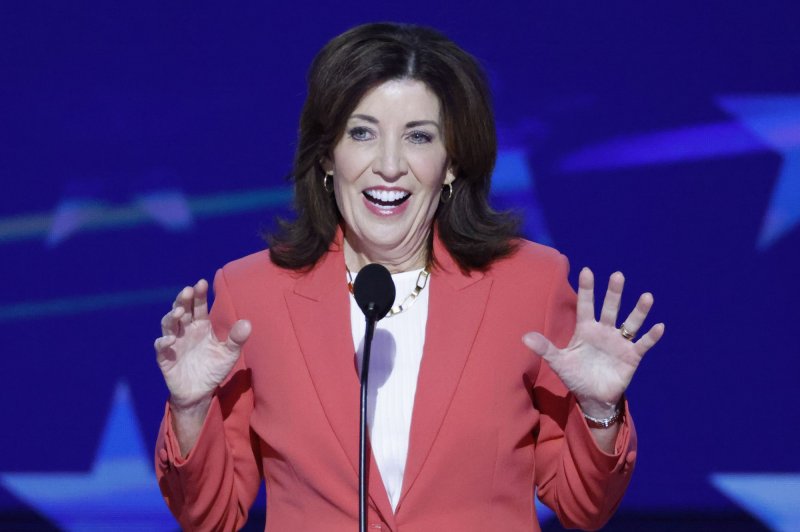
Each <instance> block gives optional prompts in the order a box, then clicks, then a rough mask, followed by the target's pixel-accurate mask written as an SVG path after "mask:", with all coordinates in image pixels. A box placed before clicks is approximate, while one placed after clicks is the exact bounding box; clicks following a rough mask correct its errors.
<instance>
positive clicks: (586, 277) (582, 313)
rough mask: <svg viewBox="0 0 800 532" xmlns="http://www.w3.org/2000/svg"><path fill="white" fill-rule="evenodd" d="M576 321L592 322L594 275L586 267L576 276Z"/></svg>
mask: <svg viewBox="0 0 800 532" xmlns="http://www.w3.org/2000/svg"><path fill="white" fill-rule="evenodd" d="M577 320H578V322H582V321H594V274H593V273H592V270H590V269H589V268H586V267H584V268H583V269H582V270H581V273H580V275H578V308H577Z"/></svg>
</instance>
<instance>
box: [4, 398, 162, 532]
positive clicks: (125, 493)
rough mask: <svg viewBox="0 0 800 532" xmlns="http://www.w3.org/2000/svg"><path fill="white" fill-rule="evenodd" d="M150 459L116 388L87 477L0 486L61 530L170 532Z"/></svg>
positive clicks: (55, 475)
mask: <svg viewBox="0 0 800 532" xmlns="http://www.w3.org/2000/svg"><path fill="white" fill-rule="evenodd" d="M150 456H151V455H150V453H148V452H146V451H145V446H144V443H143V439H142V435H141V433H140V432H139V425H138V422H137V420H136V416H135V414H134V411H133V404H132V402H131V396H130V391H129V390H128V386H127V385H126V384H125V383H119V384H118V385H117V388H116V390H115V393H114V402H113V404H112V407H111V413H110V415H109V417H108V420H107V422H106V428H105V430H104V432H103V436H102V440H101V442H100V448H99V449H98V452H97V457H96V458H95V462H94V465H93V466H92V470H91V471H89V472H85V473H61V472H48V473H3V474H0V483H2V485H3V487H5V488H6V489H7V490H8V491H10V492H11V493H14V494H15V495H16V496H17V497H19V498H20V499H21V500H23V501H25V502H26V503H27V504H28V505H30V506H31V507H32V508H34V509H35V510H37V511H39V512H40V513H41V514H42V515H44V516H46V517H47V518H48V519H49V520H50V521H51V522H53V523H54V524H56V525H58V527H59V528H61V529H63V530H67V531H92V530H115V531H117V532H122V531H126V530H140V531H141V530H153V531H157V530H175V529H176V528H177V526H176V524H175V520H174V519H173V518H172V516H171V515H170V513H169V511H168V510H167V507H166V505H165V504H164V501H163V499H162V498H161V494H160V493H159V490H158V485H157V483H156V477H155V473H154V469H153V463H152V459H151V457H150Z"/></svg>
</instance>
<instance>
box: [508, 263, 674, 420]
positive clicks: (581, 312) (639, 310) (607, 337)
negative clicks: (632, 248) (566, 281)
mask: <svg viewBox="0 0 800 532" xmlns="http://www.w3.org/2000/svg"><path fill="white" fill-rule="evenodd" d="M624 283H625V278H624V277H623V275H622V273H620V272H616V273H614V274H612V275H611V278H610V279H609V282H608V291H607V292H606V297H605V300H604V301H603V308H602V311H601V312H600V319H599V320H596V319H595V313H594V275H593V274H592V271H591V270H590V269H589V268H584V269H583V270H581V273H580V276H579V279H578V307H577V321H576V324H575V333H574V334H573V336H572V339H571V340H570V341H569V344H568V345H567V346H566V347H565V348H564V349H558V348H556V347H555V346H554V345H553V343H552V342H550V340H548V339H547V338H545V337H544V336H543V335H542V334H540V333H538V332H530V333H528V334H526V335H525V336H524V337H523V341H524V343H525V345H527V346H528V347H529V348H531V349H532V350H533V351H534V352H536V353H537V354H539V355H541V356H542V357H543V358H544V359H545V360H546V361H547V363H548V364H549V365H550V367H551V368H552V369H553V371H554V372H555V373H556V374H557V375H558V376H559V377H560V378H561V380H562V381H563V382H564V384H565V385H566V386H567V388H568V389H569V390H570V391H571V392H572V393H573V394H575V396H576V397H577V399H578V402H579V403H580V405H581V409H582V410H583V411H584V413H586V414H588V415H590V416H593V417H598V418H604V417H608V415H609V413H611V412H613V411H614V408H615V407H616V405H617V404H618V403H619V401H620V399H621V398H622V394H623V393H624V392H625V390H626V389H627V387H628V385H629V384H630V382H631V379H632V378H633V374H634V372H635V371H636V368H637V367H638V366H639V362H640V361H641V360H642V357H643V356H644V354H645V353H646V352H647V351H648V350H649V349H650V348H651V347H653V346H654V345H655V344H656V342H658V340H659V339H660V338H661V336H662V335H663V334H664V324H663V323H659V324H657V325H654V326H653V327H652V328H650V330H649V331H647V333H645V334H644V335H643V336H642V337H641V338H640V339H639V340H637V341H635V342H634V341H633V337H632V336H636V333H637V332H638V331H639V329H640V328H641V326H642V324H643V323H644V320H645V318H646V317H647V313H648V312H649V311H650V307H652V305H653V296H652V294H650V293H644V294H642V295H641V296H640V297H639V301H638V303H637V304H636V307H635V308H634V309H633V311H632V312H631V313H630V315H629V316H628V317H627V318H626V320H625V322H624V323H623V324H622V326H621V327H620V328H617V325H616V322H617V314H618V313H619V305H620V298H621V297H622V288H623V285H624ZM631 335H632V336H631Z"/></svg>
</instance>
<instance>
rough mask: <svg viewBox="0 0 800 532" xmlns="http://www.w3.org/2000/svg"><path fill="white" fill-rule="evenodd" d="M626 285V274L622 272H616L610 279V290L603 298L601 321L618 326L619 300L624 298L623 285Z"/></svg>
mask: <svg viewBox="0 0 800 532" xmlns="http://www.w3.org/2000/svg"><path fill="white" fill-rule="evenodd" d="M623 286H625V276H624V275H622V272H614V273H612V274H611V277H609V279H608V290H606V297H605V299H604V300H603V309H602V310H601V311H600V323H602V324H604V325H610V326H612V327H616V326H617V314H619V302H620V301H621V300H622V287H623Z"/></svg>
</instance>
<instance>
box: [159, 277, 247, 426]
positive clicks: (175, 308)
mask: <svg viewBox="0 0 800 532" xmlns="http://www.w3.org/2000/svg"><path fill="white" fill-rule="evenodd" d="M250 331H251V326H250V322H249V321H247V320H239V321H237V322H236V323H234V324H233V326H232V327H231V330H230V332H229V333H228V338H227V340H225V341H224V342H220V341H219V340H218V339H217V337H216V336H215V335H214V330H213V328H212V327H211V322H210V321H209V319H208V283H207V282H206V281H205V280H203V279H201V280H200V281H198V282H197V284H195V285H194V286H193V287H192V286H187V287H186V288H184V289H183V290H181V292H180V293H179V294H178V296H177V297H176V298H175V302H174V303H173V304H172V310H171V311H170V312H168V313H167V314H166V315H165V316H164V318H162V320H161V334H162V336H161V337H160V338H158V339H157V340H156V342H155V348H156V355H157V356H156V358H157V360H158V365H159V367H160V368H161V372H162V373H163V375H164V380H165V381H166V383H167V388H168V389H169V393H170V399H169V401H170V407H171V409H172V410H173V412H175V411H189V410H192V409H195V408H201V409H202V408H204V407H205V408H207V406H208V404H210V402H211V396H212V395H213V393H214V390H215V389H216V388H217V386H218V385H219V384H220V383H222V381H223V380H225V377H227V376H228V373H230V371H231V369H232V368H233V366H234V364H235V363H236V360H238V358H239V354H240V353H241V349H242V345H243V344H244V343H245V341H247V338H248V337H249V336H250ZM204 414H205V412H204V413H203V417H205V416H204Z"/></svg>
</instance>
